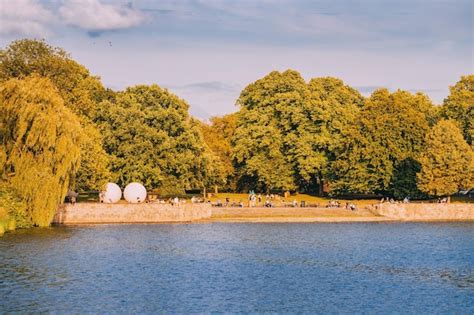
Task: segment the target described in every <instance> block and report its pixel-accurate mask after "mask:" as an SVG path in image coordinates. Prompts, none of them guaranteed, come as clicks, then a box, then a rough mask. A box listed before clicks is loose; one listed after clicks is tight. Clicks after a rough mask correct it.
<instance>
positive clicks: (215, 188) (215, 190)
mask: <svg viewBox="0 0 474 315" xmlns="http://www.w3.org/2000/svg"><path fill="white" fill-rule="evenodd" d="M214 193H215V194H216V195H217V194H218V191H217V185H214Z"/></svg>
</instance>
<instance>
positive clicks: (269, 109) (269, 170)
mask: <svg viewBox="0 0 474 315" xmlns="http://www.w3.org/2000/svg"><path fill="white" fill-rule="evenodd" d="M363 101H364V100H363V97H362V96H361V95H360V94H359V92H357V91H356V90H354V89H352V88H350V87H349V86H347V85H345V84H344V83H343V82H342V81H341V80H339V79H336V78H331V77H327V78H315V79H312V80H311V81H310V82H309V84H306V82H305V81H304V80H303V78H302V77H301V75H300V74H299V73H298V72H296V71H291V70H288V71H285V72H283V73H279V72H272V73H270V74H269V75H267V76H266V77H264V78H262V79H260V80H258V81H256V82H255V83H253V84H250V85H249V86H247V87H246V88H245V89H244V91H242V94H241V96H240V98H239V100H238V104H239V105H240V107H241V109H240V112H239V114H238V117H239V120H238V127H237V129H236V132H235V135H234V142H233V144H234V146H235V147H234V149H233V156H234V160H235V162H236V166H237V170H238V172H239V173H240V175H241V176H242V179H243V180H244V181H248V182H249V183H250V184H249V185H248V186H251V187H261V188H263V189H267V190H268V189H270V190H271V189H285V190H286V189H299V190H304V191H311V190H315V189H316V188H319V189H320V192H321V188H322V186H323V181H324V179H325V178H326V176H327V169H328V168H329V165H330V163H331V162H332V161H333V160H334V158H335V155H334V153H333V152H334V151H335V149H336V148H339V147H340V146H341V142H342V141H343V140H344V139H345V138H346V136H347V135H348V133H349V132H350V128H348V126H349V125H350V124H352V123H353V121H354V119H355V117H356V115H357V112H358V111H359V109H360V107H361V106H362V104H363Z"/></svg>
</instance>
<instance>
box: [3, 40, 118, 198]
mask: <svg viewBox="0 0 474 315" xmlns="http://www.w3.org/2000/svg"><path fill="white" fill-rule="evenodd" d="M32 74H37V75H39V76H41V77H45V78H49V79H50V80H51V82H52V84H53V85H54V86H55V87H56V88H57V92H58V93H59V95H60V96H61V98H62V99H63V101H64V105H65V106H66V107H67V108H68V109H70V110H71V111H72V112H73V113H74V114H76V115H77V117H78V118H79V120H80V124H81V127H82V129H83V130H84V137H83V141H81V167H80V169H79V170H78V173H77V175H76V176H75V177H74V178H73V179H72V181H71V188H73V189H76V190H80V191H86V190H98V189H101V188H102V186H103V185H104V184H105V183H107V181H110V180H112V179H113V177H112V176H111V174H110V171H109V156H108V154H107V153H106V152H105V151H104V148H103V142H102V136H101V134H100V133H99V131H98V130H97V128H96V126H95V125H94V123H93V120H94V117H95V115H96V112H97V111H98V110H99V108H98V106H97V104H98V102H100V101H101V100H102V99H105V98H107V97H109V96H110V94H111V91H107V90H106V89H105V88H104V87H103V86H102V83H101V82H100V79H99V77H96V76H93V75H91V74H90V72H89V70H87V68H86V67H84V66H83V65H81V64H79V63H78V62H76V61H74V60H73V59H72V58H71V57H70V56H69V54H68V53H67V52H66V51H64V50H63V49H61V48H57V47H52V46H50V45H48V44H47V43H46V42H44V41H42V40H32V39H22V40H17V41H14V42H12V43H11V44H10V45H9V46H8V47H6V48H5V49H0V83H1V82H5V81H7V80H9V79H12V78H17V79H23V78H26V77H28V76H30V75H32ZM112 94H113V93H112Z"/></svg>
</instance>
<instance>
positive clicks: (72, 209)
mask: <svg viewBox="0 0 474 315" xmlns="http://www.w3.org/2000/svg"><path fill="white" fill-rule="evenodd" d="M211 215H212V209H211V206H210V205H209V204H182V205H180V206H179V207H178V206H172V205H170V204H153V203H151V204H148V203H141V204H128V203H116V204H105V203H76V204H75V205H72V204H63V205H61V206H60V207H59V208H58V211H57V212H56V215H55V217H54V220H53V223H55V224H94V223H162V222H192V221H197V220H202V219H208V218H210V217H211Z"/></svg>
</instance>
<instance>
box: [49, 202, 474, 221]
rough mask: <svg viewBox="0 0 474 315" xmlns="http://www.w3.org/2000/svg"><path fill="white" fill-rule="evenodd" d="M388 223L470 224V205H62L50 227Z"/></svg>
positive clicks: (473, 214) (473, 215)
mask: <svg viewBox="0 0 474 315" xmlns="http://www.w3.org/2000/svg"><path fill="white" fill-rule="evenodd" d="M386 222H387V223H388V222H398V223H403V222H474V205H434V206H433V205H431V206H427V205H415V204H411V205H407V204H404V205H403V204H392V205H390V204H385V205H376V206H372V207H364V208H361V209H358V210H357V211H351V210H347V209H345V208H322V207H319V208H316V207H312V208H311V207H306V208H301V207H295V208H292V207H278V208H264V207H253V208H226V207H211V205H209V204H183V205H180V206H171V205H163V204H124V203H121V204H101V203H79V204H75V205H71V204H67V205H62V206H61V207H60V208H59V209H58V212H57V214H56V216H55V219H54V221H53V224H54V225H93V224H161V223H163V224H169V223H181V224H190V223H194V224H207V223H386Z"/></svg>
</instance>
